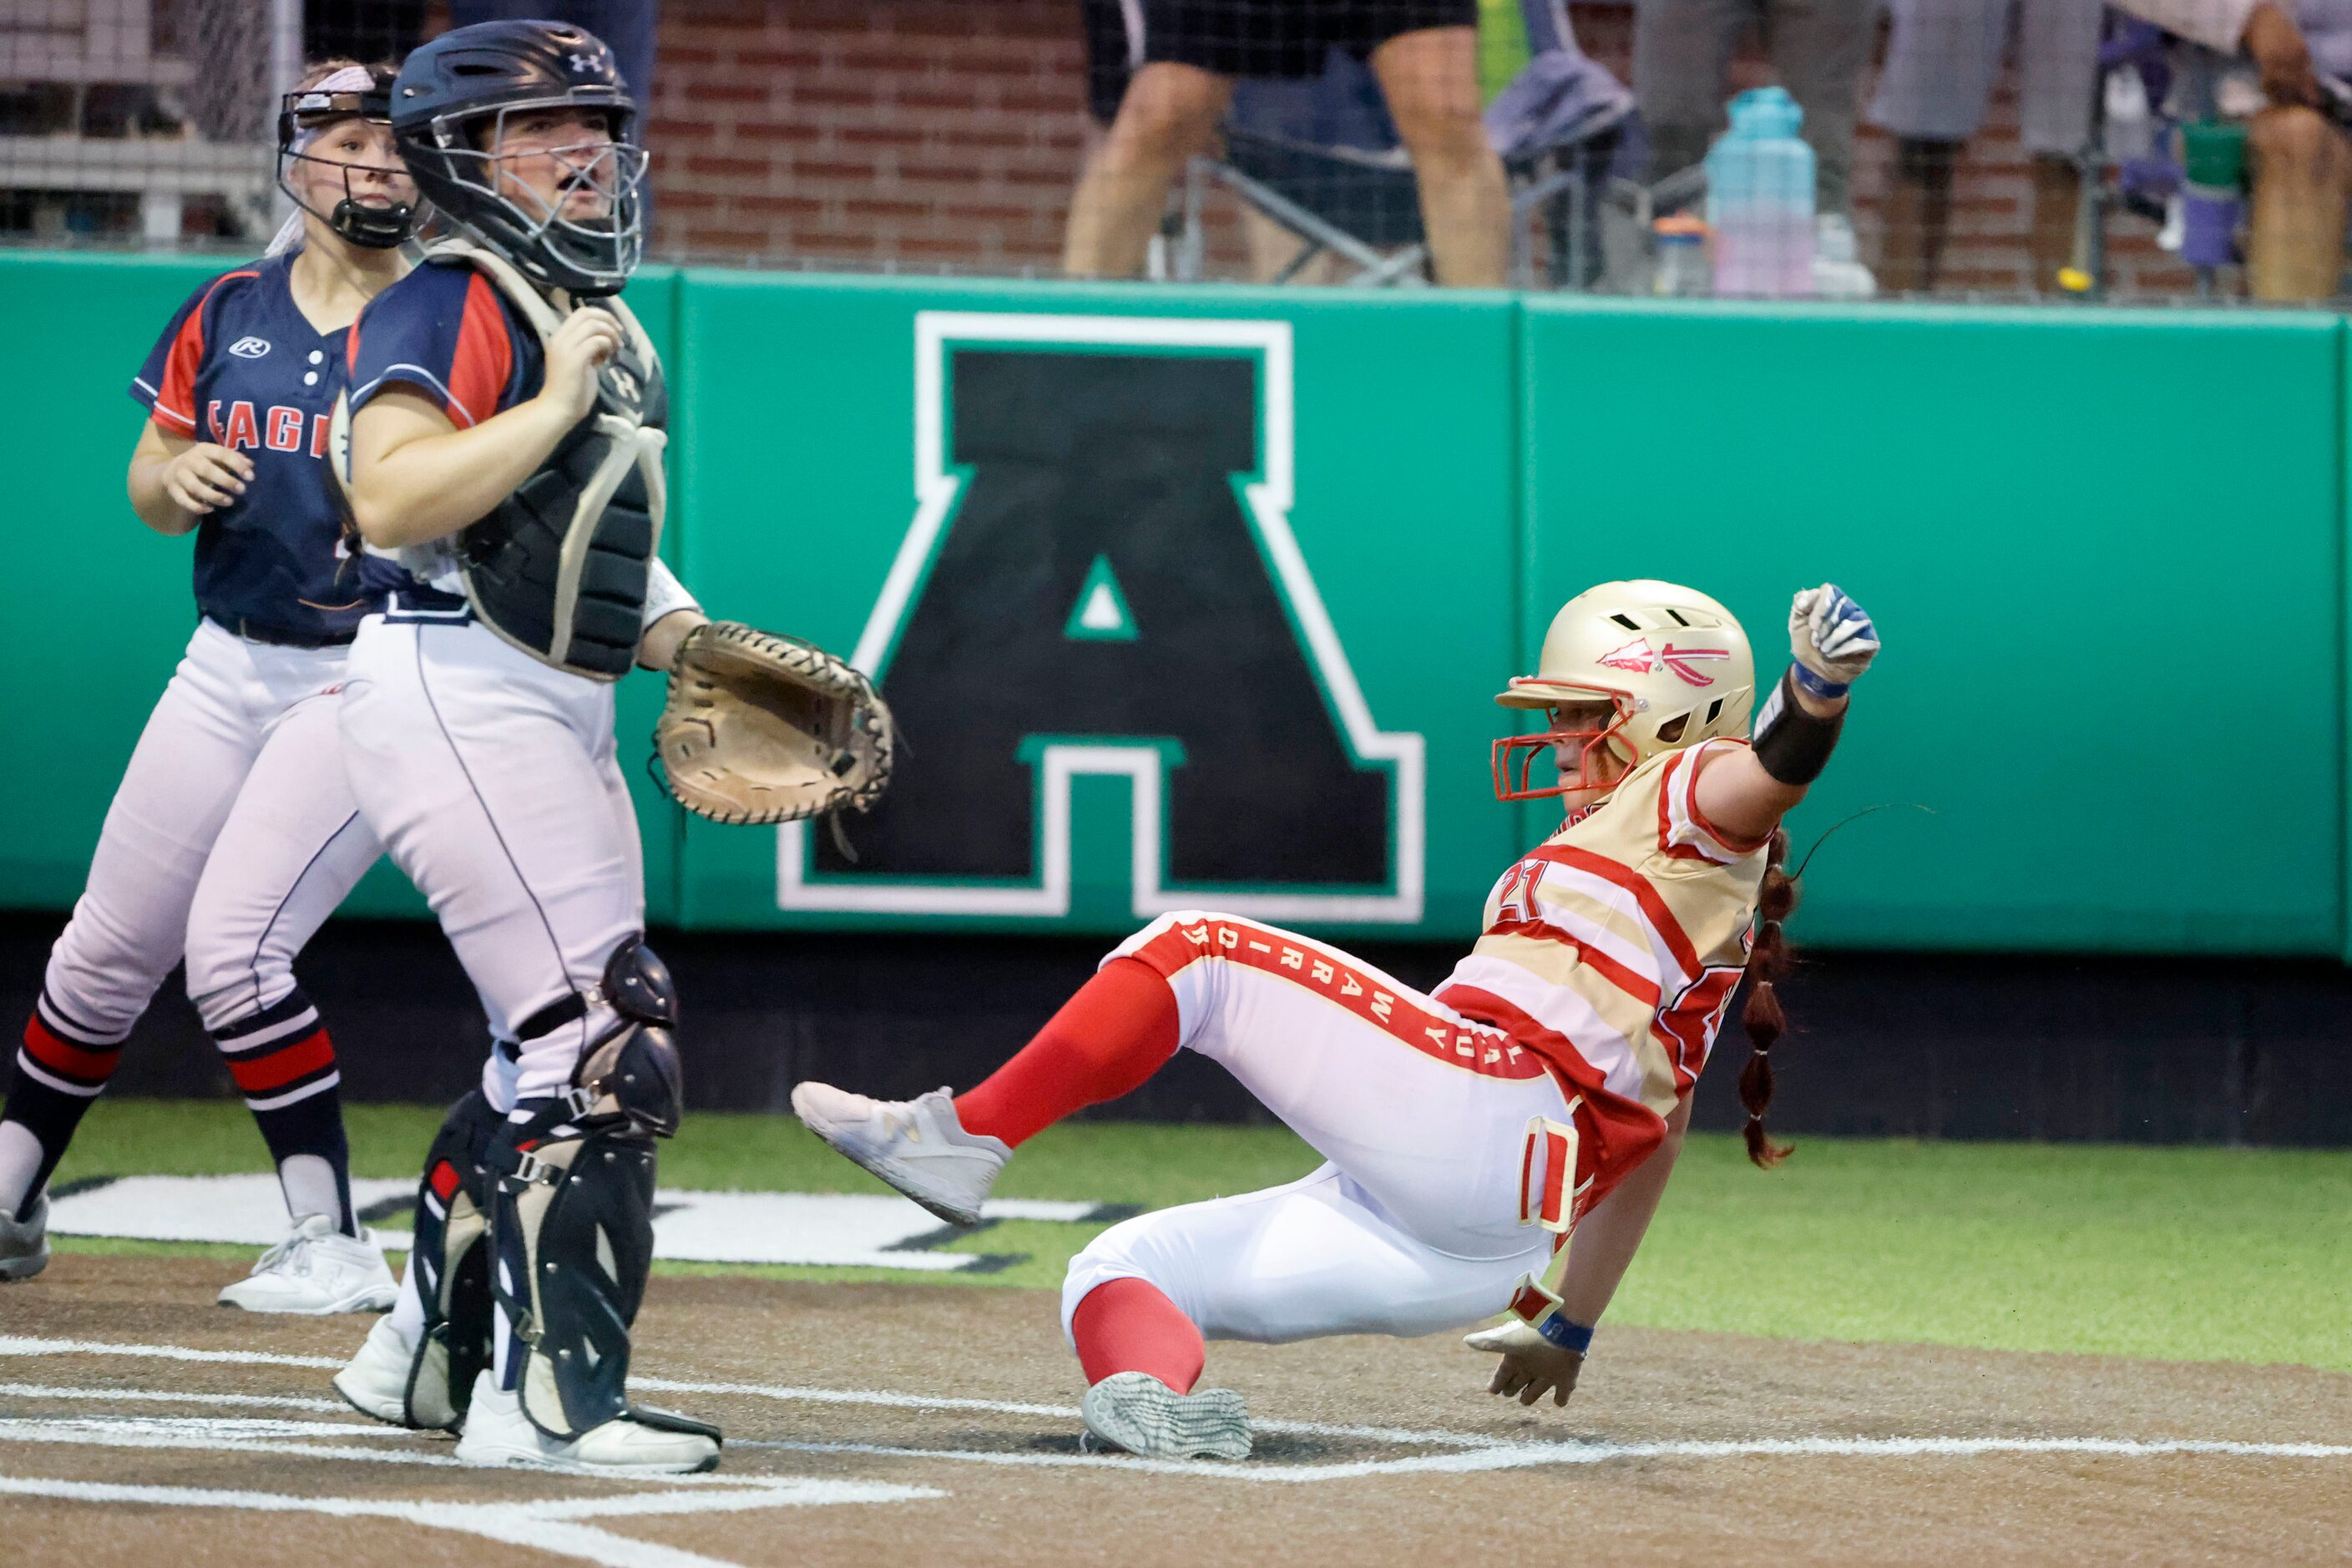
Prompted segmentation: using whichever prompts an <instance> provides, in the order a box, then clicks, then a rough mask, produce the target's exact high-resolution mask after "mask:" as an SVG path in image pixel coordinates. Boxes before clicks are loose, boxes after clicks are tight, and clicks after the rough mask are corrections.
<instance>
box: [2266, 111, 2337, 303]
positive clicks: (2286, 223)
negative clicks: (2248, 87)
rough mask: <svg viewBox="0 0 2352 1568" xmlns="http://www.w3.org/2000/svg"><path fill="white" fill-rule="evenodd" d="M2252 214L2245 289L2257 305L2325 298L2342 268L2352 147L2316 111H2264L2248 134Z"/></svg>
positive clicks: (2334, 284) (2333, 287) (2331, 289)
mask: <svg viewBox="0 0 2352 1568" xmlns="http://www.w3.org/2000/svg"><path fill="white" fill-rule="evenodd" d="M2247 152H2248V154H2249V161H2250V163H2252V175H2253V187H2254V198H2253V216H2252V222H2251V223H2250V224H2249V226H2248V234H2247V243H2246V252H2247V254H2246V286H2247V291H2248V292H2249V293H2251V294H2252V296H2253V297H2254V298H2255V299H2257V300H2276V301H2294V300H2324V299H2326V298H2328V297H2329V296H2330V295H2332V294H2334V293H2335V292H2336V280H2337V279H2338V278H2339V277H2340V276H2341V274H2342V273H2343V270H2344V223H2345V209H2346V199H2347V195H2352V144H2347V142H2346V141H2345V139H2344V137H2343V135H2342V133H2341V132H2337V131H2336V129H2335V128H2334V127H2332V126H2330V125H2329V124H2328V123H2327V121H2325V120H2323V119H2321V118H2320V116H2319V115H2318V113H2317V112H2316V111H2315V110H2308V109H2303V108H2279V109H2266V110H2263V111H2262V112H2261V113H2260V114H2257V115H2255V116H2254V121H2253V125H2252V130H2251V131H2250V132H2248V135H2247Z"/></svg>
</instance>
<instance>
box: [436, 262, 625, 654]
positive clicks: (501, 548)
mask: <svg viewBox="0 0 2352 1568" xmlns="http://www.w3.org/2000/svg"><path fill="white" fill-rule="evenodd" d="M429 259H432V260H436V261H440V262H443V263H444V264H447V263H450V262H456V263H458V264H462V265H465V266H469V267H472V268H477V269H478V270H479V271H480V272H482V273H483V274H484V275H485V276H487V277H488V278H489V279H491V280H492V281H493V282H495V283H496V284H498V286H499V289H501V290H502V291H503V292H504V293H505V294H506V296H507V298H509V300H513V301H514V302H515V304H516V307H517V308H518V309H519V310H520V311H521V313H522V315H523V317H524V319H525V320H527V321H530V323H531V325H532V326H533V327H535V328H536V329H537V330H538V331H539V337H540V342H542V343H544V342H546V341H547V340H548V338H549V337H550V336H551V335H552V334H553V333H554V331H555V330H556V329H557V328H558V327H559V326H561V325H562V321H563V318H562V316H560V315H558V314H557V313H556V311H555V310H554V308H553V307H552V306H551V305H550V304H549V303H548V301H547V299H546V297H545V296H543V295H541V293H540V292H539V291H538V290H537V289H533V288H532V287H531V286H530V283H529V282H528V281H526V280H525V279H524V278H523V276H522V274H521V273H520V272H518V271H517V270H516V269H515V268H513V267H511V266H509V264H508V263H507V262H506V261H505V260H504V259H503V258H499V257H497V256H494V255H491V254H490V253H489V252H488V251H486V250H483V249H481V248H480V247H477V246H473V245H469V244H466V243H465V242H463V241H453V242H446V243H445V244H443V245H440V246H436V247H435V248H434V250H433V252H432V255H431V257H430V258H429ZM574 309H578V310H611V311H612V312H613V314H614V315H615V316H616V317H618V318H619V319H620V322H621V326H622V328H623V334H624V335H623V341H622V345H621V348H620V350H619V352H618V353H614V356H613V357H612V358H611V359H610V360H608V361H606V362H605V363H604V370H603V372H602V373H601V374H599V375H598V377H597V381H598V391H597V397H596V406H595V407H594V408H593V410H591V411H590V413H589V415H588V416H587V417H586V418H585V419H583V420H582V421H581V422H580V423H579V424H578V425H576V426H573V427H572V433H571V434H570V435H568V436H566V437H564V438H563V439H562V441H561V442H559V443H558V444H557V446H556V448H555V450H554V451H552V452H551V453H550V454H548V458H547V461H546V462H544V463H542V464H541V465H540V468H539V469H538V471H537V472H535V473H533V474H532V475H531V476H530V478H529V479H525V480H523V482H522V483H521V484H520V485H518V486H516V487H515V491H514V493H513V494H512V495H510V496H509V497H508V498H507V499H506V500H504V501H503V502H501V503H500V504H499V509H498V510H496V511H494V512H492V513H490V515H489V516H488V517H486V518H484V519H482V521H479V522H477V523H474V524H473V525H471V526H470V527H468V528H467V529H466V530H465V531H464V532H463V533H461V534H459V535H458V538H457V569H458V574H459V575H461V576H462V577H463V578H464V579H465V584H466V598H467V603H469V604H470V605H472V606H473V610H474V616H475V618H476V619H478V620H479V621H481V622H482V624H483V625H485V626H488V627H489V628H490V629H491V630H492V631H494V632H496V633H497V634H498V635H499V637H503V638H505V639H506V640H507V641H508V642H510V643H512V644H513V645H514V646H515V647H519V648H520V649H522V650H523V651H524V652H525V653H527V654H530V656H531V657H532V658H536V659H539V660H541V662H543V663H546V664H551V665H553V666H555V667H556V668H558V669H565V670H569V671H571V672H572V674H574V675H583V676H586V677H588V678H590V679H595V680H617V679H620V678H621V677H622V676H624V675H626V674H627V673H628V672H629V667H630V666H631V664H633V663H634V662H635V658H636V649H637V638H638V636H639V634H640V632H641V631H642V629H643V628H642V625H641V622H642V619H643V616H644V614H645V603H646V574H647V572H648V570H649V569H650V563H651V562H652V560H653V557H654V551H655V548H656V546H657V545H658V544H659V543H660V542H661V529H662V512H663V507H664V499H665V498H664V490H663V483H662V466H661V459H662V447H663V446H664V445H665V443H666V442H667V439H668V437H667V435H665V434H664V432H663V429H662V426H664V425H665V424H666V423H667V420H668V417H669V396H668V393H667V388H666V387H665V386H664V384H663V382H662V371H661V360H660V359H659V357H657V356H656V354H655V353H654V346H653V343H652V342H651V340H649V339H648V338H647V337H646V332H645V329H644V328H643V327H641V326H639V325H638V324H637V319H636V317H635V315H633V314H631V313H630V310H629V308H628V307H627V306H626V305H624V304H623V303H621V301H620V300H618V299H617V298H615V299H611V300H597V301H593V302H592V303H588V304H583V305H580V306H575V307H574Z"/></svg>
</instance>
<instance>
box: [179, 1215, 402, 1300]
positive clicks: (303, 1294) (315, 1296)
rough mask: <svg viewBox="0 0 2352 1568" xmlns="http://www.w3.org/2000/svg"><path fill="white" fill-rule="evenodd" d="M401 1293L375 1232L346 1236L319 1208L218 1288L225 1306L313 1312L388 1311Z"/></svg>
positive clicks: (302, 1218) (368, 1231)
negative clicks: (249, 1268)
mask: <svg viewBox="0 0 2352 1568" xmlns="http://www.w3.org/2000/svg"><path fill="white" fill-rule="evenodd" d="M399 1299H400V1285H399V1283H398V1282H397V1281H396V1280H394V1279H393V1277H392V1269H391V1268H390V1267H389V1266H388V1265H386V1264H385V1262H384V1260H383V1247H378V1246H377V1245H376V1240H375V1232H373V1231H372V1230H363V1231H362V1232H360V1234H359V1235H358V1236H357V1237H348V1236H345V1235H343V1234H342V1233H341V1231H338V1230H337V1229H336V1228H335V1222H334V1221H333V1220H331V1219H329V1218H328V1217H327V1216H326V1215H322V1214H311V1215H303V1216H302V1217H301V1219H300V1220H299V1221H298V1222H296V1224H295V1226H294V1229H293V1231H292V1232H291V1233H290V1234H289V1235H288V1237H286V1239H285V1240H283V1241H281V1242H279V1243H278V1245H277V1246H275V1247H271V1248H270V1249H269V1250H268V1251H267V1252H265V1253H263V1254H262V1255H261V1260H260V1261H259V1262H257V1263H256V1264H255V1265H254V1266H253V1272H252V1273H251V1274H249V1275H247V1277H246V1278H244V1279H240V1280H238V1281H237V1282H236V1284H234V1285H231V1286H230V1287H228V1288H227V1289H225V1290H223V1291H222V1292H221V1293H220V1304H221V1305H222V1306H224V1307H242V1308H244V1309H245V1310H247V1311H248V1312H297V1313H300V1314H301V1315H303V1316H305V1317H312V1318H323V1317H326V1316H328V1315H330V1314H331V1313H335V1312H383V1311H389V1310H391V1308H392V1304H393V1302H394V1301H396V1300H399Z"/></svg>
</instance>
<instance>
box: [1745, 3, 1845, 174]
mask: <svg viewBox="0 0 2352 1568" xmlns="http://www.w3.org/2000/svg"><path fill="white" fill-rule="evenodd" d="M1875 4H1876V0H1769V3H1768V4H1767V5H1766V7H1765V13H1764V33H1765V43H1766V45H1767V47H1769V50H1770V52H1771V56H1772V69H1773V72H1774V74H1775V75H1777V76H1779V77H1780V85H1781V86H1783V87H1785V88H1787V89H1789V95H1790V97H1791V98H1794V99H1795V100H1797V102H1798V105H1799V106H1800V107H1801V108H1802V109H1803V110H1804V111H1805V123H1804V126H1803V128H1802V130H1801V132H1800V134H1801V135H1802V136H1803V137H1804V139H1805V140H1806V142H1809V143H1811V146H1812V149H1813V159H1814V178H1813V184H1814V192H1815V195H1814V198H1813V199H1814V203H1815V205H1816V206H1817V207H1818V208H1819V210H1821V211H1822V212H1825V213H1850V212H1851V211H1852V210H1853V194H1852V193H1853V122H1854V116H1855V113H1856V111H1857V110H1859V108H1860V107H1861V101H1862V72H1863V68H1864V66H1865V65H1867V64H1868V63H1869V59H1870V44H1871V34H1872V32H1873V31H1874V29H1873V28H1872V26H1871V25H1870V24H1871V18H1872V16H1873V13H1874V7H1875ZM1718 79H1720V78H1718Z"/></svg>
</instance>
